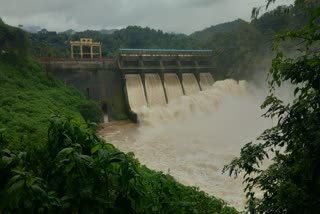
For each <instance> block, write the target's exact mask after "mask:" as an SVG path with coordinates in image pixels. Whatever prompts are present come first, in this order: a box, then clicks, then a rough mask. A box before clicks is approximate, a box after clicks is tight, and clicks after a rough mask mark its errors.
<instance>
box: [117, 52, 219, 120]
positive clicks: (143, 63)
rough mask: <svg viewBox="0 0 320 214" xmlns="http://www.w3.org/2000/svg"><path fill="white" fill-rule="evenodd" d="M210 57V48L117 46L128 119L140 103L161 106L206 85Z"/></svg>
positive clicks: (134, 116) (132, 116)
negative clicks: (120, 47) (129, 47)
mask: <svg viewBox="0 0 320 214" xmlns="http://www.w3.org/2000/svg"><path fill="white" fill-rule="evenodd" d="M211 59H212V51H211V50H169V49H120V50H119V54H118V58H117V65H118V68H119V70H120V71H121V73H122V79H123V81H124V83H123V86H124V93H125V99H126V105H127V109H128V112H129V117H130V118H131V120H133V121H137V120H138V119H137V115H136V112H137V111H138V110H139V109H140V108H141V107H143V106H149V107H152V106H165V105H166V104H168V103H169V102H172V101H174V100H175V99H177V98H178V97H180V96H183V95H192V94H196V93H199V91H203V90H206V89H208V88H210V86H211V85H212V84H213V81H214V80H213V77H212V72H213V66H212V63H211Z"/></svg>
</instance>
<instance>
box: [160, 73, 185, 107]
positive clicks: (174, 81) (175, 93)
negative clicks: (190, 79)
mask: <svg viewBox="0 0 320 214" xmlns="http://www.w3.org/2000/svg"><path fill="white" fill-rule="evenodd" d="M164 87H165V89H166V92H167V96H168V101H169V102H172V101H174V100H175V99H177V98H179V97H181V96H182V95H183V91H182V87H181V84H180V80H179V78H178V76H177V74H164Z"/></svg>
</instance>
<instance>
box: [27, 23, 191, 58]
mask: <svg viewBox="0 0 320 214" xmlns="http://www.w3.org/2000/svg"><path fill="white" fill-rule="evenodd" d="M68 32H69V31H67V32H62V33H56V32H50V31H47V30H45V29H43V30H41V31H39V32H38V33H36V34H31V42H32V53H33V56H35V57H42V58H46V57H53V58H54V57H66V58H69V57H70V47H69V41H70V40H80V38H82V37H90V38H92V39H93V40H95V41H100V42H102V55H103V56H104V57H116V56H117V51H118V49H119V48H169V49H170V48H171V49H179V48H187V49H192V48H197V45H196V44H197V43H196V40H195V39H192V38H190V37H188V36H186V35H183V34H173V33H164V32H162V31H160V30H158V31H156V30H153V29H150V28H148V27H147V28H142V27H138V26H129V27H127V28H125V29H121V30H116V31H115V32H113V33H112V34H105V33H104V32H100V31H93V30H86V31H83V32H77V33H74V34H70V33H68Z"/></svg>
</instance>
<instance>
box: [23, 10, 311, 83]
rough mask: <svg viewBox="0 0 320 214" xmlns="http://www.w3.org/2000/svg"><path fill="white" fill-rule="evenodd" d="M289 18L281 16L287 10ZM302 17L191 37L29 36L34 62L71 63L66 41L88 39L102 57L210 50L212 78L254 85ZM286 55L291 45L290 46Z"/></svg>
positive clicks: (128, 33) (136, 33)
mask: <svg viewBox="0 0 320 214" xmlns="http://www.w3.org/2000/svg"><path fill="white" fill-rule="evenodd" d="M288 9H291V10H290V13H284V11H285V10H288ZM305 22H306V17H305V15H304V13H303V12H302V10H301V9H300V8H299V7H298V6H295V7H294V6H291V7H290V8H288V7H285V6H280V7H278V8H277V9H275V10H273V11H270V12H267V13H265V14H263V15H262V16H261V17H260V18H259V19H255V20H253V21H251V22H246V21H243V20H240V19H238V20H235V21H233V22H228V23H224V24H219V25H216V26H212V27H209V28H207V29H204V30H202V31H198V32H195V33H193V34H191V35H189V36H188V35H184V34H173V33H165V32H163V31H161V30H153V29H150V28H148V27H147V28H142V27H139V26H129V27H127V28H124V29H121V30H115V31H114V32H113V31H111V32H110V33H108V34H106V33H105V32H104V31H92V30H87V31H83V32H74V31H70V30H69V31H66V32H60V33H57V32H51V31H47V30H46V29H42V30H40V31H39V32H37V33H32V34H30V35H29V36H30V38H31V47H32V54H33V56H34V57H43V58H46V57H66V58H69V57H70V48H69V41H70V40H79V39H80V38H81V37H90V38H93V39H94V40H95V41H100V42H102V43H103V46H102V53H103V54H102V55H103V57H116V55H117V50H118V49H119V48H165V49H211V50H213V53H214V54H213V59H212V60H213V63H214V65H215V73H216V75H215V77H216V78H226V77H232V78H238V79H240V78H245V79H255V78H256V77H257V76H261V75H263V74H265V72H266V71H267V70H268V69H269V67H270V64H271V59H272V57H273V55H272V51H271V49H272V44H273V41H274V37H275V35H276V33H278V32H281V31H286V30H288V29H293V28H297V27H299V26H301V25H302V24H304V23H305ZM288 51H290V43H289V44H288Z"/></svg>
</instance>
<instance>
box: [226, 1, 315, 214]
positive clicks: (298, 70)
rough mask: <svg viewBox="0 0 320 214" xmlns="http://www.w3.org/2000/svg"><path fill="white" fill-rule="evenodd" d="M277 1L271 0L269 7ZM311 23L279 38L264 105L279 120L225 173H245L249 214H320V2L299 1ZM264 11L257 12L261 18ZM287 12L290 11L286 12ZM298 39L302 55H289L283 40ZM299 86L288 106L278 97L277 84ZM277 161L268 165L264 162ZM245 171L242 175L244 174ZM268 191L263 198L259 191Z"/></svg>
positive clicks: (277, 37) (228, 167) (257, 10)
mask: <svg viewBox="0 0 320 214" xmlns="http://www.w3.org/2000/svg"><path fill="white" fill-rule="evenodd" d="M273 2H275V0H268V4H267V6H269V4H270V3H273ZM295 7H303V9H304V11H305V13H306V14H307V15H308V18H309V21H308V23H307V24H306V25H305V26H302V27H301V28H299V29H297V30H291V31H287V32H285V33H281V34H278V35H277V36H276V42H275V45H274V50H275V51H276V57H275V58H274V59H273V61H272V68H271V69H270V71H269V86H270V95H269V96H268V97H267V98H266V100H265V101H264V103H263V104H262V108H266V109H267V111H266V113H265V114H264V116H265V117H268V118H276V119H277V124H276V125H275V126H274V127H272V128H270V129H267V130H265V131H264V132H263V133H262V135H261V136H260V137H259V138H258V142H255V143H253V142H251V143H248V144H246V145H245V146H244V147H243V148H242V149H241V153H240V157H238V158H235V159H234V160H233V161H232V162H231V163H230V164H229V165H227V166H225V168H224V172H226V171H228V172H229V173H230V175H234V176H239V175H242V176H243V177H244V183H245V184H246V187H245V192H246V196H247V199H248V201H247V207H246V209H247V210H248V211H249V212H250V213H319V210H320V158H319V157H320V128H319V127H320V58H319V55H320V54H319V53H320V52H319V40H320V25H319V21H320V3H319V2H318V1H313V0H310V1H306V0H296V1H295ZM258 12H259V9H254V10H253V15H255V16H257V15H258ZM287 12H288V11H287ZM286 39H291V40H294V41H296V42H299V44H300V45H299V47H301V44H303V48H302V49H299V55H298V56H297V57H296V58H290V57H286V56H285V54H284V53H283V52H282V49H281V46H280V44H281V41H284V40H286ZM285 81H290V82H291V83H292V84H294V85H295V90H294V100H293V102H290V103H289V104H285V103H284V102H283V101H281V100H280V99H278V98H277V97H276V96H275V91H276V88H277V87H280V86H281V85H282V84H283V82H285ZM269 158H270V159H272V164H270V165H269V166H268V167H267V168H266V169H262V168H261V165H262V164H263V161H264V160H266V159H269ZM240 173H241V174H240ZM257 189H258V190H260V191H261V192H262V193H263V195H262V197H258V196H257V195H256V190H257Z"/></svg>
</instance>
